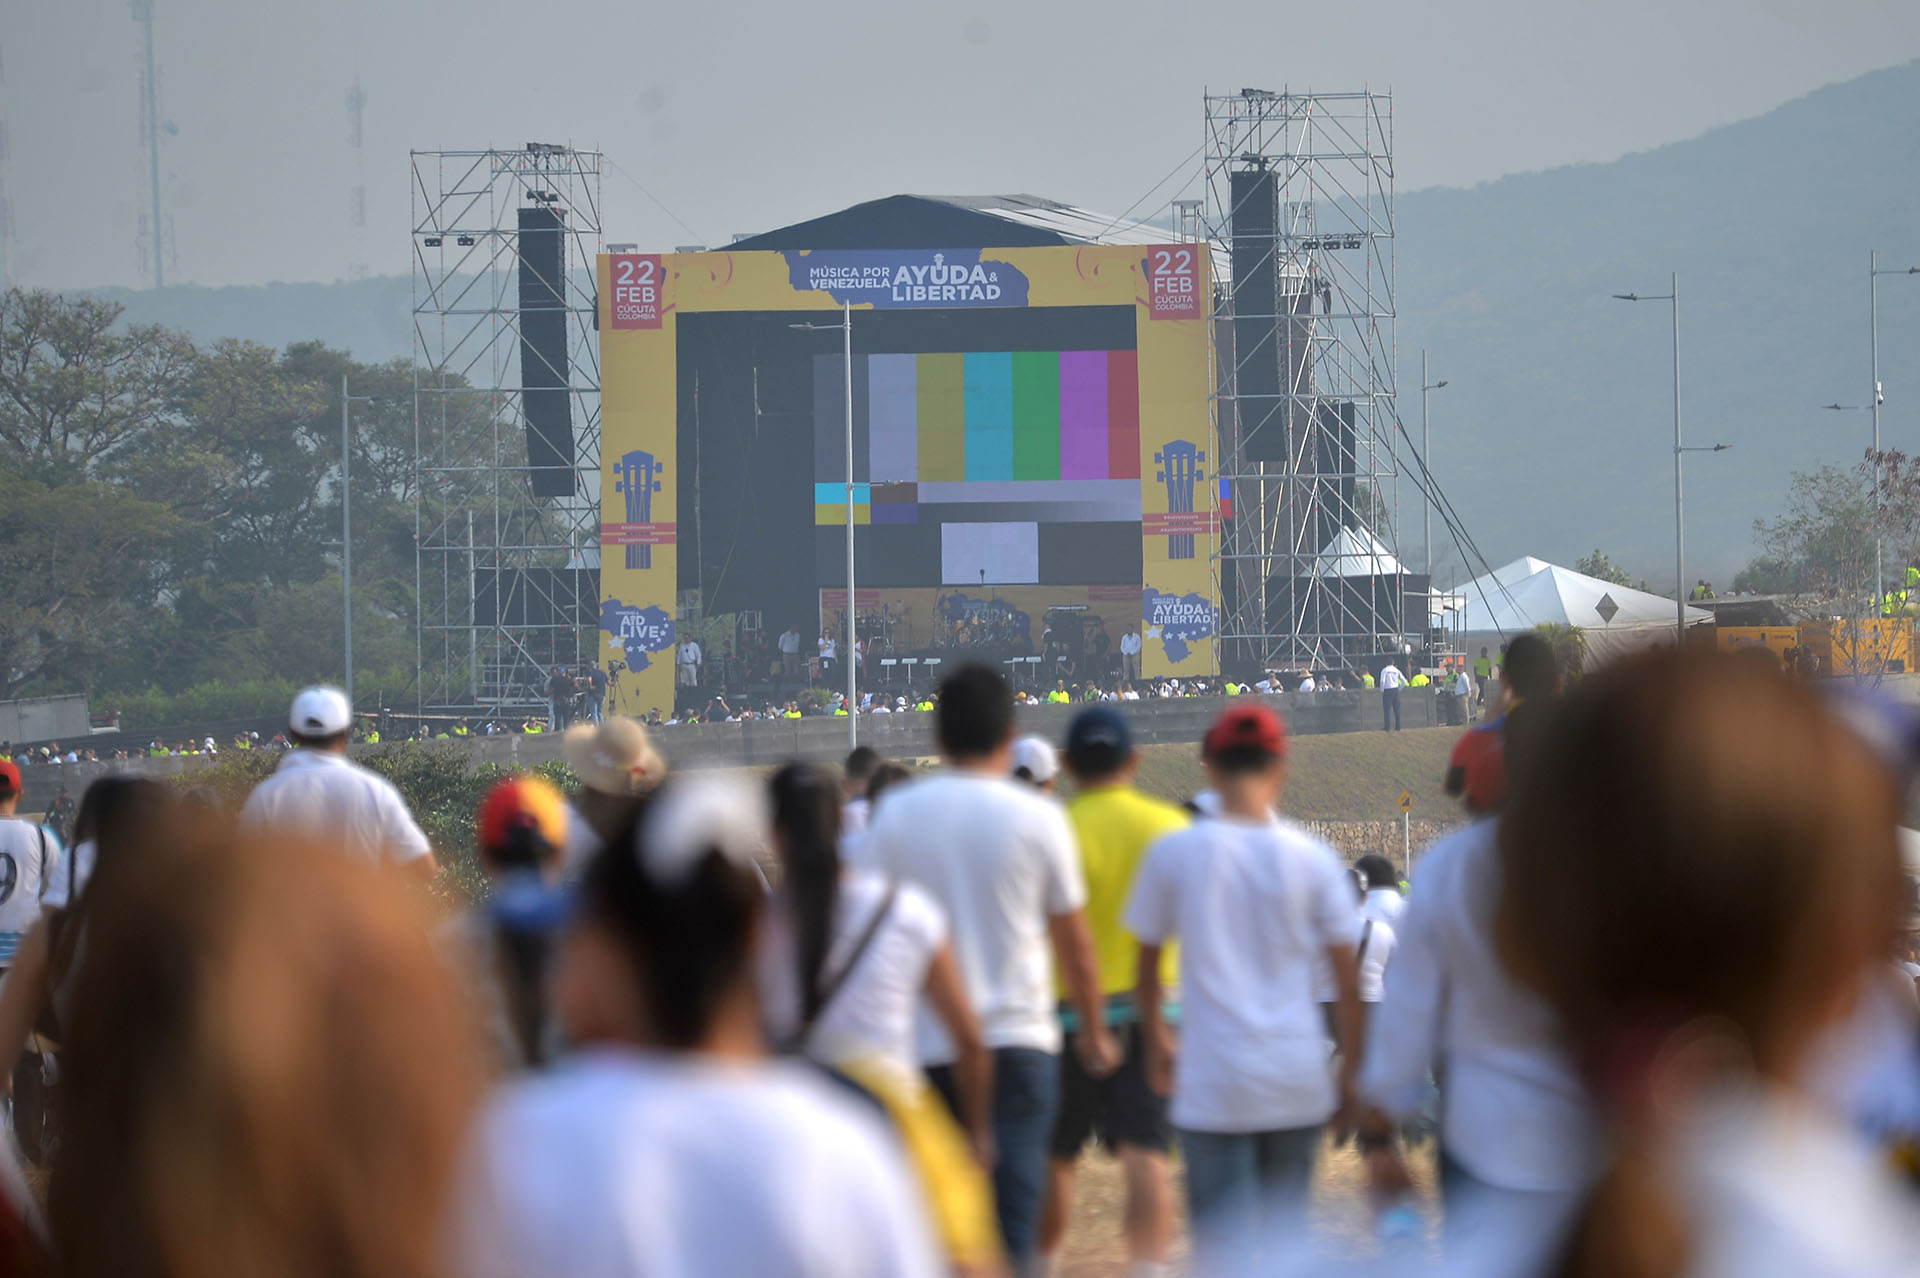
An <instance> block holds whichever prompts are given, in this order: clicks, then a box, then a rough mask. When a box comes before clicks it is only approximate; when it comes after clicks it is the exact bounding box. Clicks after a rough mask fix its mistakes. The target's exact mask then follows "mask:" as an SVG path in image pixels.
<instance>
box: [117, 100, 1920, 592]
mask: <svg viewBox="0 0 1920 1278" xmlns="http://www.w3.org/2000/svg"><path fill="white" fill-rule="evenodd" d="M1916 122H1920V62H1916V63H1910V64H1908V65H1906V66H1901V67H1895V68H1892V69H1889V70H1885V71H1878V72H1874V73H1872V74H1870V75H1866V76H1861V77H1859V78H1857V79H1854V80H1851V81H1848V82H1846V83H1844V84H1837V85H1830V86H1828V87H1826V88H1823V89H1820V90H1817V91H1816V92H1814V93H1811V94H1808V95H1807V96H1805V97H1802V98H1799V99H1796V100H1794V101H1792V102H1789V103H1786V104H1785V105H1783V106H1781V107H1779V108H1777V109H1775V110H1773V111H1770V112H1768V113H1767V114H1765V115H1762V116H1757V117H1755V118H1753V119H1750V120H1745V121H1741V122H1739V123H1736V124H1731V125H1727V126H1724V127H1722V128H1718V129H1714V130H1712V131H1710V132H1708V133H1705V134H1703V135H1701V136H1700V137H1697V138H1693V139H1690V140H1688V141H1684V142H1677V143H1673V144H1671V145H1668V146H1663V147H1660V148H1657V149H1655V150H1651V151H1646V152H1641V153H1637V154H1634V155H1629V156H1625V157H1623V158H1621V159H1619V160H1615V161H1612V162H1610V163H1606V164H1581V165H1570V166H1567V167H1563V168H1557V169H1550V170H1546V171H1542V172H1536V173H1525V174H1518V175H1514V176H1510V177H1506V178H1501V179H1499V180H1497V181H1493V182H1488V183H1484V184H1482V185H1479V186H1475V187H1472V188H1467V189H1451V188H1429V189H1425V190H1420V191H1414V192H1410V193H1408V194H1405V195H1403V196H1402V197H1401V198H1400V201H1399V208H1398V223H1399V234H1400V242H1399V244H1398V245H1397V250H1398V264H1399V281H1398V283H1399V303H1400V327H1399V334H1398V339H1399V351H1398V356H1399V367H1400V387H1401V417H1402V420H1403V421H1404V422H1405V424H1406V426H1407V429H1408V432H1409V433H1410V434H1411V435H1412V436H1413V437H1414V438H1415V439H1416V440H1417V439H1418V437H1419V425H1420V404H1419V386H1420V380H1419V379H1420V348H1421V347H1422V346H1423V345H1424V346H1427V347H1429V348H1430V352H1431V355H1430V357H1431V361H1432V363H1431V370H1432V376H1433V377H1434V378H1435V379H1436V380H1438V379H1440V378H1446V379H1447V380H1448V381H1449V382H1450V385H1449V386H1448V387H1447V388H1446V389H1444V390H1440V391H1436V392H1434V393H1433V399H1432V407H1433V423H1434V459H1433V469H1434V471H1435V473H1436V474H1437V475H1438V476H1439V479H1440V482H1441V484H1442V486H1443V487H1444V488H1445V489H1446V491H1447V493H1448V495H1449V497H1450V498H1451V499H1452V501H1453V504H1454V505H1455V507H1456V508H1457V509H1458V510H1459V511H1460V512H1461V514H1462V516H1463V518H1464V519H1465V520H1466V522H1467V526H1468V530H1469V532H1470V533H1471V534H1472V536H1473V537H1474V539H1475V540H1476V541H1477V542H1478V544H1479V546H1480V548H1481V550H1482V551H1483V552H1484V553H1485V555H1486V557H1487V559H1488V561H1489V562H1490V563H1492V564H1493V565H1496V566H1497V565H1499V564H1501V563H1504V562H1506V561H1507V560H1510V559H1513V558H1515V557H1516V556H1518V555H1521V554H1534V555H1539V556H1541V557H1543V558H1547V559H1551V560H1554V561H1555V562H1558V563H1562V564H1570V563H1572V561H1573V560H1574V559H1575V558H1576V557H1578V556H1579V555H1582V554H1584V553H1586V552H1587V551H1589V550H1592V549H1594V548H1595V547H1600V548H1603V549H1605V550H1606V551H1607V552H1608V554H1609V555H1611V556H1612V558H1613V559H1614V561H1615V562H1617V563H1619V564H1621V565H1622V566H1623V567H1625V568H1626V569H1627V570H1628V571H1629V572H1631V573H1632V574H1633V575H1634V576H1635V578H1636V579H1638V578H1641V577H1644V578H1645V579H1646V580H1647V581H1648V582H1649V584H1651V585H1653V586H1654V587H1655V588H1657V589H1661V590H1665V589H1667V588H1668V587H1669V583H1670V582H1671V579H1672V575H1673V471H1672V465H1671V461H1672V454H1671V452H1670V451H1669V450H1670V449H1671V447H1672V382H1671V378H1672V364H1671V356H1670V342H1671V330H1670V328H1669V318H1668V311H1667V304H1666V303H1665V302H1642V303H1639V304H1629V303H1625V302H1618V301H1614V300H1612V298H1611V294H1614V293H1620V292H1629V291H1638V292H1641V293H1665V292H1667V283H1668V278H1669V274H1670V273H1671V272H1674V271H1677V272H1679V274H1680V293H1681V308H1680V325H1681V333H1680V343H1681V374H1682V386H1681V392H1682V405H1683V418H1684V421H1685V423H1686V433H1687V442H1688V443H1689V444H1711V443H1715V442H1724V443H1730V444H1733V445H1734V447H1733V449H1732V450H1731V451H1728V452H1724V453H1720V454H1702V455H1698V456H1693V457H1690V458H1689V459H1688V460H1689V465H1688V469H1687V546H1688V562H1689V573H1688V575H1689V577H1690V578H1694V577H1710V578H1713V579H1714V580H1715V581H1716V582H1717V583H1719V584H1721V585H1722V586H1724V585H1725V584H1727V582H1728V581H1730V579H1731V577H1732V575H1733V573H1734V571H1735V570H1736V569H1737V568H1738V567H1739V566H1740V565H1741V564H1742V563H1744V562H1745V561H1746V559H1747V558H1748V557H1749V556H1750V555H1751V553H1752V544H1751V543H1752V535H1751V530H1752V523H1753V520H1754V519H1755V518H1756V517H1761V516H1766V515H1769V514H1772V513H1773V512H1774V511H1775V510H1777V508H1778V506H1779V504H1780V502H1781V499H1782V496H1783V494H1784V490H1785V487H1786V483H1787V479H1788V474H1789V472H1790V471H1791V470H1793V469H1795V468H1806V467H1809V466H1813V465H1817V464H1819V463H1820V462H1822V461H1832V462H1834V463H1836V464H1843V465H1844V464H1850V463H1851V462H1853V461H1855V460H1857V459H1858V458H1859V456H1860V454H1861V452H1862V451H1863V450H1864V449H1865V447H1866V445H1867V440H1868V422H1867V418H1866V415H1865V414H1863V413H1832V412H1823V411H1821V409H1820V407H1819V406H1820V405H1822V404H1827V403H1831V402H1834V401H1836V400H1838V401H1839V402H1842V403H1848V404H1860V403H1865V402H1866V397H1867V394H1868V389H1867V382H1868V369H1867V296H1866V294H1867V286H1866V262H1867V250H1868V249H1869V248H1870V247H1877V248H1879V249H1880V251H1881V260H1882V264H1883V265H1884V266H1889V267H1892V266H1896V265H1898V266H1906V265H1909V264H1920V166H1916V165H1914V164H1913V163H1912V158H1913V155H1914V154H1915V151H1916V146H1915V126H1916ZM101 295H102V296H106V297H110V298H112V299H113V300H116V301H118V302H120V303H122V304H123V305H125V306H126V307H127V313H128V317H129V318H130V319H132V320H135V321H143V322H157V323H165V324H169V325H173V326H177V327H181V328H184V329H187V330H188V331H190V332H192V333H193V334H194V335H195V336H196V337H198V338H201V339H203V340H211V339H213V338H217V337H226V336H244V337H248V338H250V339H252V340H255V341H260V342H265V343H269V344H272V345H276V346H281V345H285V344H286V343H287V342H290V341H298V340H303V339H318V340H321V341H324V342H327V343H329V344H330V345H334V346H340V347H345V348H347V349H350V350H352V351H353V353H354V354H355V355H356V356H358V357H359V358H362V359H369V360H379V359H387V358H406V357H408V356H409V355H410V353H411V349H412V341H411V310H412V297H411V285H410V283H409V281H408V280H407V279H405V278H404V277H385V278H377V279H371V280H366V281H362V282H357V283H336V284H269V285H262V286H258V287H237V288H220V289H200V288H192V287H179V288H169V289H165V290H162V291H160V292H158V293H155V292H151V291H147V292H134V291H125V290H116V291H107V292H104V293H102V294H101ZM1917 357H1920V277H1912V278H1906V277H1900V278H1887V279H1884V280H1882V288H1881V298H1880V364H1881V379H1882V382H1883V383H1884V385H1885V387H1886V394H1887V402H1886V405H1885V406H1884V408H1883V410H1882V418H1881V425H1882V437H1883V440H1884V442H1885V443H1886V444H1887V445H1888V446H1890V447H1900V448H1904V449H1906V450H1908V451H1909V452H1912V451H1916V450H1920V358H1917ZM1399 514H1400V528H1401V535H1400V538H1399V545H1400V549H1401V551H1402V554H1403V556H1404V557H1405V558H1406V559H1407V560H1408V561H1409V562H1411V563H1415V564H1418V563H1420V562H1421V556H1420V549H1419V537H1420V533H1419V528H1420V502H1419V498H1418V496H1417V495H1416V494H1414V493H1412V491H1411V488H1410V486H1409V485H1408V484H1405V483H1402V484H1401V485H1400V489H1399ZM1436 523H1437V521H1436ZM1436 542H1437V546H1436V552H1435V559H1436V573H1437V575H1438V576H1439V577H1440V579H1441V580H1442V581H1443V582H1444V581H1445V580H1446V579H1447V576H1448V569H1449V565H1450V563H1451V564H1453V565H1454V566H1457V560H1452V559H1451V557H1450V550H1451V548H1450V546H1449V545H1448V543H1447V541H1446V540H1445V539H1444V537H1443V536H1438V537H1436ZM1478 571H1479V565H1478V564H1474V565H1469V566H1468V567H1467V570H1466V571H1464V572H1463V573H1462V574H1461V576H1460V579H1461V580H1465V579H1466V578H1467V577H1470V576H1473V575H1476V574H1477V572H1478Z"/></svg>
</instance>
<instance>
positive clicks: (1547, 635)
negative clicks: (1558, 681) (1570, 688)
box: [1534, 621, 1587, 681]
mask: <svg viewBox="0 0 1920 1278" xmlns="http://www.w3.org/2000/svg"><path fill="white" fill-rule="evenodd" d="M1534 633H1536V634H1538V635H1539V636H1540V637H1541V638H1542V639H1544V640H1546V643H1547V646H1548V647H1549V648H1551V649H1553V660H1554V664H1555V665H1557V666H1559V667H1560V673H1561V674H1562V675H1564V676H1565V677H1566V678H1567V679H1568V680H1569V681H1571V680H1574V679H1578V678H1579V677H1580V676H1581V675H1582V674H1584V673H1585V672H1586V668H1587V632H1586V631H1584V630H1582V629H1580V627H1578V626H1563V625H1560V624H1559V623H1558V622H1552V621H1543V622H1541V623H1540V624H1539V625H1538V626H1535V627H1534Z"/></svg>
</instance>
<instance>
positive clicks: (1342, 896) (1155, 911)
mask: <svg viewBox="0 0 1920 1278" xmlns="http://www.w3.org/2000/svg"><path fill="white" fill-rule="evenodd" d="M1203 752H1204V754H1205V756H1206V761H1207V773H1208V777H1209V779H1210V780H1211V781H1212V783H1213V787H1214V790H1215V792H1216V793H1217V794H1218V796H1219V801H1220V806H1219V815H1218V816H1215V817H1209V818H1207V819H1203V820H1201V821H1198V822H1196V823H1195V824H1193V825H1192V826H1190V827H1188V828H1186V829H1184V830H1176V831H1174V832H1173V833H1171V834H1168V835H1165V836H1164V837H1162V838H1161V839H1160V840H1159V841H1158V842H1156V843H1155V844H1154V845H1153V846H1152V847H1151V848H1149V849H1148V851H1147V856H1146V860H1145V861H1144V862H1143V863H1142V864H1141V866H1140V871H1139V874H1138V875H1137V876H1136V878H1135V879H1134V884H1133V890H1132V894H1131V896H1130V898H1129V900H1128V902H1127V909H1126V914H1125V924H1126V927H1127V929H1128V930H1129V931H1130V932H1132V933H1133V935H1134V936H1135V937H1136V938H1138V940H1139V942H1140V957H1139V972H1138V984H1137V986H1136V989H1135V1000H1136V1002H1137V1004H1138V1006H1139V1011H1140V1019H1141V1025H1142V1027H1143V1034H1144V1036H1145V1039H1146V1042H1147V1062H1148V1077H1149V1079H1151V1080H1152V1081H1153V1083H1154V1086H1155V1087H1156V1088H1157V1089H1158V1090H1161V1091H1162V1092H1165V1091H1166V1090H1167V1089H1168V1088H1169V1086H1171V1089H1172V1097H1173V1105H1172V1109H1171V1117H1172V1120H1173V1124H1174V1126H1175V1127H1176V1128H1177V1129H1179V1131H1180V1134H1181V1148H1182V1151H1183V1152H1184V1154H1185V1157H1186V1163H1187V1200H1188V1206H1189V1211H1190V1215H1191V1217H1192V1219H1193V1222H1194V1240H1195V1245H1196V1248H1197V1249H1198V1252H1197V1254H1198V1256H1199V1258H1200V1259H1201V1260H1202V1261H1203V1262H1204V1261H1205V1259H1206V1253H1207V1252H1208V1251H1213V1252H1215V1254H1216V1255H1219V1254H1221V1253H1227V1254H1234V1253H1240V1254H1244V1249H1245V1248H1246V1247H1248V1246H1249V1245H1250V1244H1253V1245H1257V1243H1258V1241H1259V1239H1260V1238H1262V1237H1264V1236H1267V1234H1268V1231H1271V1230H1274V1229H1275V1228H1276V1227H1279V1226H1283V1225H1285V1224H1290V1223H1303V1220H1302V1218H1303V1217H1304V1214H1305V1211H1306V1206H1307V1198H1308V1194H1309V1191H1310V1189H1311V1186H1312V1182H1313V1168H1314V1162H1315V1160H1316V1158H1317V1157H1318V1154H1319V1149H1320V1142H1321V1138H1322V1134H1323V1132H1324V1130H1325V1128H1326V1126H1327V1124H1328V1123H1329V1122H1330V1121H1332V1120H1333V1119H1334V1118H1335V1116H1336V1115H1337V1114H1338V1113H1339V1112H1340V1111H1341V1109H1342V1108H1343V1106H1344V1105H1345V1103H1346V1099H1347V1097H1348V1094H1349V1092H1350V1089H1351V1085H1352V1075H1353V1071H1354V1067H1355V1063H1356V1062H1357V1061H1358V1060H1359V1055H1360V1053H1359V1046H1360V1036H1361V1032H1362V1030H1361V1010H1360V1003H1359V991H1358V986H1357V978H1356V974H1355V968H1354V946H1355V944H1356V943H1357V941H1358V940H1359V935H1360V918H1359V914H1358V911H1357V910H1356V909H1355V903H1354V889H1353V880H1352V878H1351V876H1349V875H1348V873H1347V871H1346V870H1345V868H1344V867H1343V866H1342V865H1341V863H1340V859H1339V857H1338V856H1336V855H1335V854H1334V852H1333V850H1332V849H1331V848H1329V847H1327V846H1326V845H1325V844H1324V843H1322V842H1320V841H1319V840H1318V839H1315V838H1313V837H1312V836H1311V835H1309V834H1307V833H1306V832H1305V831H1304V830H1302V829H1300V828H1299V827H1297V826H1294V825H1291V824H1288V823H1286V822H1283V821H1281V820H1280V819H1279V818H1278V817H1276V816H1275V815H1274V812H1275V809H1276V807H1277V805H1278V804H1279V801H1280V795H1281V793H1282V791H1283V790H1284V789H1285V787H1286V777H1287V737H1286V729H1285V727H1284V726H1283V725H1282V724H1281V722H1280V720H1279V718H1278V716H1276V715H1275V714H1274V713H1273V711H1271V710H1269V709H1268V708H1267V707H1266V706H1265V705H1263V704H1259V703H1252V704H1248V703H1244V702H1243V703H1239V704H1235V705H1234V706H1233V707H1232V708H1231V709H1229V710H1227V711H1226V712H1225V713H1223V714H1222V715H1221V716H1220V718H1219V719H1218V720H1217V721H1216V722H1215V723H1214V725H1213V727H1212V728H1211V729H1210V730H1209V731H1208V732H1207V737H1206V741H1205V742H1204V744H1203ZM1175 939H1178V941H1179V943H1180V985H1181V1009H1180V1015H1181V1026H1180V1034H1179V1039H1178V1043H1177V1044H1176V1042H1175V1037H1174V1033H1173V1031H1172V1029H1171V1028H1169V1026H1168V1023H1167V1020H1166V1016H1165V1009H1164V1007H1163V1001H1164V993H1165V991H1164V990H1163V989H1162V987H1161V983H1160V979H1161V978H1160V952H1161V949H1162V948H1163V947H1164V946H1165V945H1166V944H1167V943H1168V942H1170V941H1172V940H1175ZM1320 965H1324V966H1325V968H1326V969H1327V970H1328V971H1330V972H1331V973H1332V976H1333V981H1334V988H1335V991H1336V994H1337V998H1336V1000H1335V1020H1336V1024H1337V1028H1338V1040H1339V1044H1340V1048H1341V1065H1340V1074H1339V1077H1338V1078H1337V1079H1336V1078H1335V1077H1334V1075H1333V1071H1332V1069H1331V1068H1330V1066H1329V1064H1328V1061H1327V1055H1326V1040H1325V1037H1324V1035H1323V1032H1322V1016H1321V1012H1320V1008H1319V1006H1318V1003H1317V1001H1316V999H1315V997H1314V993H1315V991H1314V975H1315V971H1316V968H1317V967H1318V966H1320ZM1176 1053H1177V1055H1178V1057H1179V1067H1178V1069H1177V1070H1176V1069H1175V1067H1174V1057H1175V1055H1176ZM1201 1268H1202V1271H1203V1272H1216V1271H1218V1266H1216V1265H1213V1264H1206V1263H1203V1264H1202V1266H1201Z"/></svg>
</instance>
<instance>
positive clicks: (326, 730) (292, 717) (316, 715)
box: [287, 684, 353, 737]
mask: <svg viewBox="0 0 1920 1278" xmlns="http://www.w3.org/2000/svg"><path fill="white" fill-rule="evenodd" d="M352 726H353V707H352V706H350V705H348V704H347V694H346V693H344V692H342V691H340V689H338V688H329V687H327V686H325V685H324V684H322V685H318V686H315V687H312V688H302V689H301V690H300V695H299V696H297V697H295V698H294V699H293V709H292V710H291V711H289V712H288V714H287V728H288V729H289V730H290V731H293V732H297V733H299V734H300V735H301V736H303V737H330V736H333V735H334V734H336V733H340V732H345V731H346V730H347V729H348V728H351V727H352Z"/></svg>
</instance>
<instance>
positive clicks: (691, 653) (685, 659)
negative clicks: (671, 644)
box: [680, 639, 700, 666]
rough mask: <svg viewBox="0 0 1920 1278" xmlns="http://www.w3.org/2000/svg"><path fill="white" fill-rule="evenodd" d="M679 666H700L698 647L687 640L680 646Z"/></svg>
mask: <svg viewBox="0 0 1920 1278" xmlns="http://www.w3.org/2000/svg"><path fill="white" fill-rule="evenodd" d="M680 664H681V665H683V666H697V665H699V664H700V645H699V644H697V643H695V642H694V641H693V640H691V639H689V640H687V641H686V642H685V643H683V644H681V645H680Z"/></svg>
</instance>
